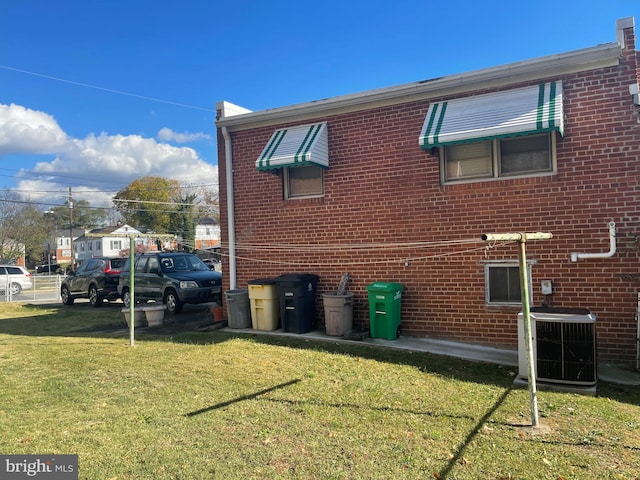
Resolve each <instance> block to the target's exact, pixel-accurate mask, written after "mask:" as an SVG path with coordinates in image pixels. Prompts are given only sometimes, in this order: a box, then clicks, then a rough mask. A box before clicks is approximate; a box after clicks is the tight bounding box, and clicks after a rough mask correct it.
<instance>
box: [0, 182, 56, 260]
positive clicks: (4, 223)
mask: <svg viewBox="0 0 640 480" xmlns="http://www.w3.org/2000/svg"><path fill="white" fill-rule="evenodd" d="M46 237H47V225H46V222H43V219H42V212H41V211H39V210H38V209H37V208H35V207H34V206H33V205H32V204H31V203H30V202H29V201H28V200H24V199H23V198H22V197H20V196H19V195H18V194H16V193H15V192H11V191H9V190H3V191H2V193H1V194H0V258H1V259H2V261H4V262H9V263H14V262H17V261H18V259H20V258H21V257H22V256H23V255H24V256H25V258H26V260H27V261H33V262H36V261H39V260H40V259H41V258H42V251H43V244H44V242H45V239H46Z"/></svg>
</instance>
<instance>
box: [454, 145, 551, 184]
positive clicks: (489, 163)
mask: <svg viewBox="0 0 640 480" xmlns="http://www.w3.org/2000/svg"><path fill="white" fill-rule="evenodd" d="M555 151H556V136H555V134H553V133H543V134H539V135H526V136H519V137H510V138H502V139H493V140H486V141H483V142H472V143H461V144H456V145H448V146H445V147H443V148H442V155H441V172H442V182H443V183H454V182H465V181H467V182H468V181H482V180H490V179H496V178H503V177H515V176H534V175H541V174H543V175H544V174H549V173H553V172H555V171H556V161H555V157H556V155H555Z"/></svg>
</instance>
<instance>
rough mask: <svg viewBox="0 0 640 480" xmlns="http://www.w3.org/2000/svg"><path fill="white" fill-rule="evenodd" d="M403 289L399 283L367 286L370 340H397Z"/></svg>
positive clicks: (381, 283)
mask: <svg viewBox="0 0 640 480" xmlns="http://www.w3.org/2000/svg"><path fill="white" fill-rule="evenodd" d="M403 289H404V286H403V285H402V284H401V283H392V282H376V283H372V284H370V285H368V286H367V293H368V297H369V330H370V334H371V338H384V339H386V340H395V339H397V338H398V334H399V331H400V306H401V300H402V290H403Z"/></svg>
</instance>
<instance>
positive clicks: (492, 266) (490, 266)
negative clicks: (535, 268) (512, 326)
mask: <svg viewBox="0 0 640 480" xmlns="http://www.w3.org/2000/svg"><path fill="white" fill-rule="evenodd" d="M532 263H533V262H527V279H528V283H529V299H531V298H533V292H532V287H531V265H532ZM484 283H485V303H486V304H487V305H514V306H516V305H522V293H521V291H520V266H519V264H518V262H517V261H504V262H491V263H486V264H485V265H484Z"/></svg>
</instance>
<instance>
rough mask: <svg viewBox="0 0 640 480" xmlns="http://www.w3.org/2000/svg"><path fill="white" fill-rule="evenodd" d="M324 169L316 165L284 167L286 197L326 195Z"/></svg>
mask: <svg viewBox="0 0 640 480" xmlns="http://www.w3.org/2000/svg"><path fill="white" fill-rule="evenodd" d="M323 170H324V169H323V168H321V167H317V166H315V165H304V166H300V167H286V168H284V169H283V182H284V198H285V199H292V198H305V197H321V196H322V195H324V171H323Z"/></svg>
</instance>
